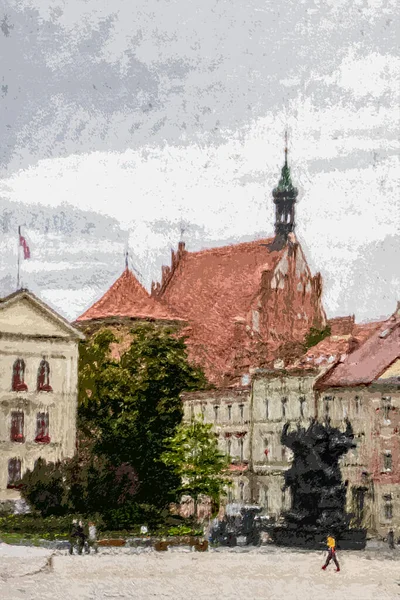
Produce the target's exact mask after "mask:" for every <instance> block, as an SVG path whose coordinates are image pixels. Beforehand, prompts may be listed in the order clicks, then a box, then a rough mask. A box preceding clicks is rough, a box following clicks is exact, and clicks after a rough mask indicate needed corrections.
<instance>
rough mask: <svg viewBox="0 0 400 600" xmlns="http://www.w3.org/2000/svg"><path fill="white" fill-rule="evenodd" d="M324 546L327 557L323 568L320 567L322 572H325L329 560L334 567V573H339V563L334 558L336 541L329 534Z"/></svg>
mask: <svg viewBox="0 0 400 600" xmlns="http://www.w3.org/2000/svg"><path fill="white" fill-rule="evenodd" d="M326 545H327V546H328V556H327V559H326V562H325V564H324V566H323V567H322V570H323V571H325V569H326V567H327V566H328V565H329V563H330V562H331V560H333V562H334V563H335V565H336V572H337V573H338V572H339V571H340V567H339V561H338V559H337V557H336V540H335V538H334V537H333V535H331V534H329V535H328V538H327V540H326Z"/></svg>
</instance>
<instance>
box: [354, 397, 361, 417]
mask: <svg viewBox="0 0 400 600" xmlns="http://www.w3.org/2000/svg"><path fill="white" fill-rule="evenodd" d="M354 404H355V408H356V415H359V414H360V407H361V398H360V396H356V397H355V398H354Z"/></svg>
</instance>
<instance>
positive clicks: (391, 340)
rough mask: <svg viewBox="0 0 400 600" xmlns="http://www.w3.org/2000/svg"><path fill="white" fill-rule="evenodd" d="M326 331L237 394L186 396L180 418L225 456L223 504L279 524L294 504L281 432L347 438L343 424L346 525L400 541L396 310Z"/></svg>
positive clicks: (344, 321)
mask: <svg viewBox="0 0 400 600" xmlns="http://www.w3.org/2000/svg"><path fill="white" fill-rule="evenodd" d="M329 325H331V330H332V332H333V334H332V335H331V336H329V337H328V338H326V339H324V340H323V341H322V342H320V343H319V344H317V345H316V346H314V347H312V348H310V349H309V350H308V351H307V352H306V353H305V354H304V355H303V356H301V357H300V358H299V359H297V360H296V361H295V363H294V364H292V365H288V366H287V367H286V368H285V366H284V365H283V364H282V362H281V361H275V364H274V367H271V368H270V369H256V370H254V371H253V373H252V377H251V381H250V382H249V384H248V385H247V386H245V387H242V388H241V389H239V388H238V389H234V388H227V389H225V390H215V391H212V392H209V391H204V392H197V393H188V394H184V395H183V403H184V416H185V419H186V420H190V419H191V418H193V417H194V416H196V415H201V416H203V418H204V419H205V420H206V421H207V422H209V423H213V424H214V429H215V434H216V436H217V437H218V441H219V446H220V449H221V451H223V452H225V453H227V454H229V455H230V456H231V463H232V464H231V475H232V480H233V486H232V488H231V489H230V490H228V495H227V497H226V498H225V502H233V503H250V504H256V505H259V506H260V508H261V509H262V511H263V513H264V514H267V515H269V516H270V517H274V518H277V519H279V517H280V516H281V514H282V513H283V512H284V511H286V510H287V509H288V508H289V507H290V505H291V498H290V491H289V490H284V472H285V471H286V470H287V469H288V468H289V466H290V463H291V460H292V456H291V451H290V450H289V449H288V448H286V447H285V446H283V445H282V444H281V433H282V428H283V425H284V424H285V423H289V424H290V426H291V427H292V428H293V429H294V428H296V427H298V426H300V427H307V426H308V425H309V424H310V421H311V420H312V419H318V420H320V421H322V422H327V421H328V420H329V422H330V424H331V425H333V426H335V427H339V428H341V429H343V430H344V428H345V426H346V420H347V419H348V420H350V422H351V424H352V427H353V432H354V442H355V444H356V447H355V448H354V449H352V450H350V451H349V452H348V453H347V454H346V455H344V456H343V457H342V459H341V470H342V476H343V481H344V482H345V484H346V486H347V510H348V512H349V513H351V514H352V515H353V521H352V524H353V525H354V526H358V527H365V528H367V529H368V531H369V533H370V534H372V535H379V536H385V535H387V533H388V530H389V529H390V528H392V529H393V530H394V532H395V535H397V536H398V537H400V472H399V469H400V311H397V313H395V315H393V316H392V317H391V318H390V319H388V320H387V321H383V322H378V323H370V324H367V325H365V326H362V325H356V324H355V323H354V319H353V318H350V317H346V318H341V319H333V320H332V321H331V322H330V323H329Z"/></svg>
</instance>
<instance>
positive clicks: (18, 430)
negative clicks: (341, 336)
mask: <svg viewBox="0 0 400 600" xmlns="http://www.w3.org/2000/svg"><path fill="white" fill-rule="evenodd" d="M10 439H11V441H12V442H23V441H24V413H23V412H12V413H11V438H10Z"/></svg>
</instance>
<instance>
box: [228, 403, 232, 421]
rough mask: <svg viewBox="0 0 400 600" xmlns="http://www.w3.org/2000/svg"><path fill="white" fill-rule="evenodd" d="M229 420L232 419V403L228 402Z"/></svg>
mask: <svg viewBox="0 0 400 600" xmlns="http://www.w3.org/2000/svg"><path fill="white" fill-rule="evenodd" d="M228 421H232V404H228Z"/></svg>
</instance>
